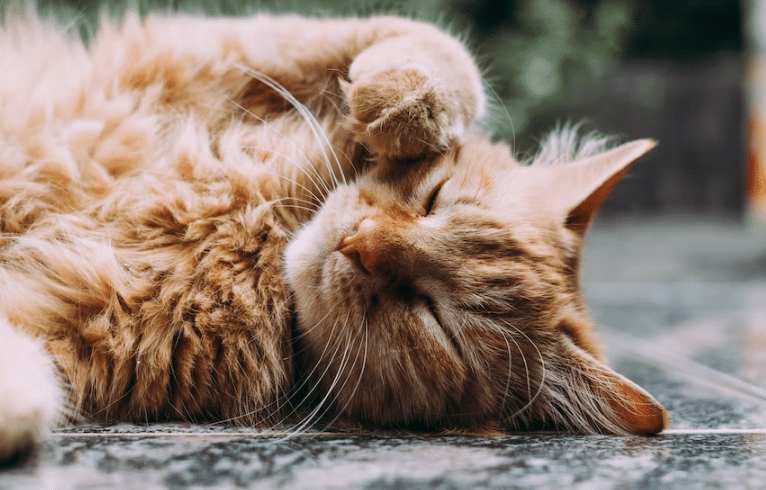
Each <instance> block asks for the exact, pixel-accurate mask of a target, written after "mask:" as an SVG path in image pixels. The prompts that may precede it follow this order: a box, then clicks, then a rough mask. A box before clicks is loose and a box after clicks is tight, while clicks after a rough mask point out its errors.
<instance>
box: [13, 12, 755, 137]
mask: <svg viewBox="0 0 766 490" xmlns="http://www.w3.org/2000/svg"><path fill="white" fill-rule="evenodd" d="M9 1H11V0H0V5H8V4H9ZM36 4H37V5H38V9H39V10H40V11H41V12H43V13H53V14H54V15H57V16H60V17H64V18H66V19H67V20H69V19H71V18H73V17H74V18H76V19H79V20H80V25H81V26H83V27H81V32H82V33H83V35H84V36H85V37H87V36H88V34H89V33H90V32H92V26H93V25H95V23H96V21H97V20H98V18H99V16H100V15H101V14H102V13H103V12H104V11H106V12H108V13H111V14H112V15H116V16H119V15H120V14H121V13H122V12H124V11H125V10H126V9H127V8H129V7H131V8H134V9H137V10H138V11H139V12H140V13H141V14H146V13H147V12H149V11H162V12H168V11H186V12H201V13H206V14H213V15H244V14H248V13H252V12H256V11H264V10H265V11H270V12H297V13H301V14H308V15H334V14H354V15H367V14H373V13H398V14H404V15H414V16H416V17H419V18H422V19H425V20H433V21H437V22H439V23H442V24H444V25H447V26H450V27H451V28H452V29H453V30H454V31H456V32H467V33H468V41H469V44H470V45H471V46H472V48H473V50H474V51H475V52H476V53H477V55H478V56H479V59H480V63H481V64H482V65H483V66H484V67H485V72H486V77H487V80H488V82H489V85H490V92H491V93H492V94H493V95H494V97H493V98H494V102H495V104H494V105H495V109H496V111H495V112H496V113H495V114H494V115H495V117H494V120H495V121H496V123H495V124H496V126H495V127H493V130H494V131H495V132H496V133H498V134H502V135H505V136H513V137H520V136H522V135H523V134H524V133H525V130H527V129H528V128H529V126H530V123H531V121H533V120H534V119H535V118H536V117H537V116H538V115H539V114H543V113H551V112H553V110H552V109H554V108H555V107H556V106H557V104H560V103H561V102H562V101H570V100H572V99H573V98H577V97H578V96H579V94H582V93H583V92H587V90H588V87H589V86H592V85H593V83H594V80H597V79H598V77H600V76H602V74H604V73H605V72H606V71H607V70H608V69H609V67H610V65H611V64H612V63H614V62H615V61H616V60H618V59H619V57H621V56H623V57H625V56H627V57H634V58H635V57H642V58H647V57H648V58H664V59H670V60H675V61H684V60H694V59H699V58H704V57H705V56H710V55H711V54H713V53H717V52H720V51H728V52H737V51H740V50H741V49H742V36H741V27H740V26H741V24H742V23H741V20H740V19H741V12H740V5H739V1H737V0H372V1H360V0H255V1H248V0H212V1H211V0H117V1H113V0H37V1H36ZM88 26H91V27H88ZM546 123H549V121H547V122H546ZM532 126H534V124H532ZM535 130H536V129H535Z"/></svg>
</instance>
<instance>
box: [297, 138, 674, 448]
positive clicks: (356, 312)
mask: <svg viewBox="0 0 766 490" xmlns="http://www.w3.org/2000/svg"><path fill="white" fill-rule="evenodd" d="M589 146H591V148H588V147H589ZM593 146H594V145H591V144H589V143H587V142H586V143H583V144H579V145H578V144H576V143H575V142H574V139H573V136H572V134H571V133H566V132H565V133H560V134H558V135H554V136H552V137H551V139H550V140H549V142H548V143H547V144H546V145H544V148H543V150H542V152H541V154H540V155H539V156H538V157H537V158H536V160H535V162H533V163H532V164H531V165H522V164H519V163H518V162H517V161H516V160H514V159H513V158H512V156H511V153H510V150H509V149H508V147H507V146H504V145H501V144H491V143H489V142H487V141H486V140H484V139H482V138H479V137H470V138H469V139H468V140H467V141H466V142H465V143H464V144H463V145H461V146H460V148H456V149H455V150H453V151H451V152H448V153H447V154H445V155H441V156H437V157H434V158H432V159H427V160H424V161H421V162H417V163H414V164H413V163H411V164H402V163H401V162H399V163H398V164H395V163H391V162H387V163H386V162H383V163H379V164H377V165H374V166H372V167H371V168H370V170H368V171H367V172H366V173H365V174H363V175H361V176H360V177H359V178H358V179H357V180H356V181H355V182H352V183H349V184H348V185H344V186H341V187H339V188H338V189H337V190H336V191H334V192H333V193H332V194H331V195H330V196H329V197H328V199H327V201H326V202H325V204H324V205H323V207H322V208H321V210H320V211H319V212H318V213H317V214H316V216H315V217H314V218H313V220H312V221H311V222H309V223H308V224H307V225H306V226H305V227H304V228H303V229H302V230H301V231H300V232H299V233H298V234H297V236H296V237H295V238H294V240H292V242H291V244H290V245H289V247H288V250H287V253H286V269H287V278H288V282H289V283H290V286H291V288H292V290H293V293H294V298H295V306H296V311H297V323H298V327H297V333H296V335H297V337H298V341H299V342H298V346H299V349H300V350H299V352H297V355H299V356H300V357H301V360H302V365H303V369H304V371H305V372H304V375H305V376H306V377H307V379H308V383H309V385H310V386H311V390H315V392H316V393H317V394H316V396H317V397H318V398H317V401H318V403H320V404H321V405H323V406H325V407H328V406H329V407H332V409H331V412H332V413H337V414H339V415H340V416H344V417H349V418H352V419H354V420H361V421H364V422H368V423H370V424H373V425H375V426H384V427H403V428H429V429H433V428H466V427H467V428H486V427H493V428H501V429H502V428H505V429H524V428H542V427H548V428H551V427H556V428H563V429H572V430H579V431H596V432H613V433H626V432H633V433H655V432H659V431H660V430H662V429H663V428H664V427H665V425H666V423H667V414H666V412H665V410H664V409H663V408H662V407H661V406H660V405H659V403H657V402H656V401H655V400H654V399H653V398H652V397H651V396H650V395H649V394H648V393H646V392H645V391H644V390H642V389H641V388H639V387H638V386H637V385H635V384H634V383H632V382H630V381H628V380H627V379H625V378H623V377H622V376H620V375H618V374H617V373H615V372H614V371H612V370H611V369H610V368H608V367H607V366H606V365H604V364H603V363H602V362H600V361H599V360H597V356H598V352H597V351H598V347H597V341H596V340H595V338H594V337H593V336H592V333H591V326H590V321H589V319H588V317H587V315H586V312H585V307H584V303H583V299H582V296H581V293H580V290H579V284H578V282H579V281H578V268H579V255H580V248H581V245H582V238H583V233H584V231H585V228H586V227H587V225H588V222H589V220H590V218H591V215H592V213H593V212H594V211H595V209H596V208H597V206H598V205H599V204H600V203H601V201H602V200H603V199H604V197H605V196H606V194H607V193H608V192H609V190H610V189H611V188H612V186H613V185H614V184H615V183H616V182H617V180H618V179H619V178H620V176H621V175H622V174H623V173H624V172H625V171H626V169H627V168H628V167H629V165H630V164H631V163H633V162H634V161H636V160H637V159H638V158H639V157H640V156H641V155H643V154H644V153H645V152H647V151H648V150H649V149H651V148H652V147H653V146H654V143H653V142H652V141H649V140H640V141H635V142H633V143H628V144H626V145H623V146H620V147H617V148H614V149H612V150H608V151H603V150H602V149H600V148H599V149H596V150H594V148H593ZM596 146H597V145H596ZM578 148H579V150H578ZM559 160H561V161H559Z"/></svg>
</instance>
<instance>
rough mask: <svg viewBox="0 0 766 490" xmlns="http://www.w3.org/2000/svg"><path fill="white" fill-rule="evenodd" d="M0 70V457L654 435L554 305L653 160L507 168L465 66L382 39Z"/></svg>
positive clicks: (35, 25) (3, 43) (645, 146)
mask: <svg viewBox="0 0 766 490" xmlns="http://www.w3.org/2000/svg"><path fill="white" fill-rule="evenodd" d="M28 17H29V16H28ZM31 17H34V16H31ZM0 53H2V54H0V71H2V73H4V75H3V77H2V80H0V227H2V233H3V240H2V244H1V245H0V246H1V248H0V345H2V355H1V356H0V459H2V458H3V457H7V456H9V455H12V454H14V453H16V452H17V451H20V450H23V449H26V448H29V447H30V446H33V445H34V444H36V443H37V442H38V441H39V440H40V437H41V435H42V434H43V433H44V430H45V429H46V428H47V427H48V426H50V425H51V424H55V423H59V422H61V421H62V420H63V419H65V418H69V419H75V420H77V419H81V418H86V419H91V420H99V421H106V422H112V421H120V420H125V421H130V420H132V421H148V420H166V419H185V420H226V421H232V422H236V423H241V424H250V425H255V426H259V427H268V426H274V425H276V424H283V423H284V424H288V426H292V427H298V428H301V427H304V426H305V425H302V424H301V423H313V422H315V421H317V420H320V419H324V420H330V421H332V420H340V421H342V422H343V423H354V424H361V425H363V426H368V427H369V426H371V427H379V428H411V429H428V430H443V429H467V430H476V431H479V430H487V429H492V430H509V429H510V430H515V429H527V428H541V427H548V428H560V429H568V430H576V431H586V432H608V433H656V432H659V431H661V430H662V429H663V428H664V427H665V425H666V422H667V414H666V412H665V411H664V409H663V408H662V407H661V406H660V405H659V404H658V403H657V402H656V401H655V400H654V399H653V398H652V397H651V396H650V395H648V394H647V393H646V392H645V391H643V390H642V389H641V388H639V387H638V386H636V385H635V384H633V383H631V382H630V381H628V380H626V379H625V378H623V377H621V376H620V375H618V374H616V373H615V372H613V371H612V370H610V369H609V368H608V367H607V366H606V365H604V364H603V363H602V362H600V361H599V360H598V347H597V341H596V340H595V338H594V336H593V334H592V333H591V324H590V321H589V320H588V318H587V316H586V312H585V306H584V303H583V299H582V295H581V293H580V290H579V286H578V262H579V258H578V256H579V250H580V247H581V244H582V239H583V233H584V231H585V228H586V227H587V225H588V221H589V219H590V217H591V214H592V213H593V211H594V210H595V209H596V207H597V206H598V205H599V203H600V202H601V201H602V200H603V198H604V197H605V195H606V194H607V192H608V191H609V190H610V188H611V187H612V186H613V185H614V183H615V182H616V181H617V180H618V179H619V177H620V176H621V175H622V174H623V173H624V172H625V171H626V169H627V168H628V166H629V165H630V164H631V163H633V162H634V161H635V160H637V159H638V158H640V157H641V155H643V154H644V153H645V152H646V151H648V150H649V149H650V148H651V147H652V146H653V143H652V142H651V141H647V140H642V141H636V142H633V143H629V144H626V145H624V146H620V147H618V148H615V149H611V150H608V151H605V150H604V149H603V145H602V144H601V143H600V142H597V141H584V142H580V143H578V142H577V141H576V140H575V138H574V135H573V134H572V133H571V132H566V131H565V132H561V133H559V134H555V135H553V136H552V137H551V138H550V139H549V140H548V142H547V143H546V144H545V145H544V147H543V150H542V151H541V153H540V154H539V155H538V157H537V158H536V159H535V161H534V162H532V164H531V165H528V166H527V165H521V164H520V163H518V162H517V161H516V160H514V158H513V157H512V155H511V153H510V151H509V149H508V148H507V147H506V146H504V145H502V144H492V143H490V142H489V141H488V140H487V138H485V137H484V136H481V135H479V134H478V133H476V132H475V131H474V130H473V129H471V125H472V123H473V122H474V121H476V120H477V119H479V118H481V117H482V116H483V115H484V112H485V103H486V102H485V97H484V94H483V88H482V82H481V79H480V75H479V72H478V70H477V68H476V66H475V65H474V63H473V61H472V58H471V57H470V55H469V54H468V53H467V51H466V50H465V49H464V48H463V46H462V45H461V44H460V43H459V42H458V41H456V40H455V39H453V38H452V37H450V36H448V35H447V34H445V33H444V32H442V31H440V30H438V29H437V28H435V27H434V26H432V25H429V24H425V23H421V22H416V21H412V20H407V19H401V18H393V17H373V18H370V19H340V20H327V19H326V20H317V19H308V18H301V17H294V16H284V17H274V16H266V15H259V16H256V17H252V18H247V19H201V18H191V17H173V18H161V17H151V18H149V19H148V20H146V21H145V22H140V21H139V20H137V18H136V17H128V19H127V20H126V22H125V23H124V25H123V26H122V27H119V28H117V27H114V26H110V25H108V24H105V25H103V26H102V27H101V29H100V31H99V34H98V36H97V37H96V38H95V40H94V41H93V42H92V44H91V45H90V46H88V47H85V46H83V45H82V43H81V42H80V41H78V40H75V39H72V38H69V37H68V36H67V35H66V34H65V33H61V32H60V30H59V29H58V28H57V27H55V26H54V25H47V24H45V23H44V22H41V21H38V20H34V19H32V18H27V19H26V20H19V18H18V17H15V18H11V19H9V20H8V21H7V22H6V27H5V28H4V31H3V32H2V33H0Z"/></svg>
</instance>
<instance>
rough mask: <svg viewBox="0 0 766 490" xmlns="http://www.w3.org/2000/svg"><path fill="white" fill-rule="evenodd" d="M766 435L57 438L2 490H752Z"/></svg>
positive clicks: (7, 477)
mask: <svg viewBox="0 0 766 490" xmlns="http://www.w3.org/2000/svg"><path fill="white" fill-rule="evenodd" d="M765 453H766V434H763V433H749V434H748V433H746V434H669V435H664V436H659V437H653V438H644V437H609V436H574V435H556V434H533V435H515V436H506V437H501V438H494V439H487V438H470V437H409V438H405V439H402V438H381V437H376V438H368V437H316V436H311V437H308V436H299V437H296V438H293V439H290V440H287V441H284V440H282V441H277V440H273V439H268V438H263V437H253V436H247V435H242V436H198V437H195V436H190V435H177V436H170V435H158V436H156V437H145V438H136V437H129V436H125V435H122V436H82V435H59V436H57V438H56V441H55V443H54V444H51V445H50V446H49V449H48V450H47V451H46V454H45V456H44V457H45V458H46V459H48V460H49V461H50V463H49V464H46V465H43V466H40V467H35V466H27V467H23V468H19V469H15V470H13V471H11V472H7V473H5V474H3V475H2V478H1V479H0V488H2V489H10V488H61V489H76V488H124V489H131V488H142V489H152V488H171V489H174V488H245V487H246V488H255V489H260V488H263V489H267V488H268V489H274V488H316V489H332V488H369V489H373V488H386V489H389V488H390V489H395V488H396V489H398V488H434V489H437V488H438V489H441V488H443V489H457V488H505V489H513V488H546V489H594V488H599V489H607V488H610V489H622V488H624V489H633V488H642V489H655V488H656V489H667V488H726V489H736V488H758V487H759V486H760V485H762V483H763V481H764V478H766V458H764V457H763V455H764V454H765Z"/></svg>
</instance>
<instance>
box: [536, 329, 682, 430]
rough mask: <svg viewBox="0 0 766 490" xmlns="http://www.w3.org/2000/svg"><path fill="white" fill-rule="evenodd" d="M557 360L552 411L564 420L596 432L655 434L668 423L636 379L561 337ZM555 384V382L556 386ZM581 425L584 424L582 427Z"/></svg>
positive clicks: (663, 410) (573, 425)
mask: <svg viewBox="0 0 766 490" xmlns="http://www.w3.org/2000/svg"><path fill="white" fill-rule="evenodd" d="M560 349H561V351H560V352H559V353H558V354H559V356H557V357H558V360H557V364H559V366H558V367H557V370H558V376H555V377H554V379H552V380H551V381H552V385H549V389H551V390H553V391H554V392H557V396H555V398H557V399H558V400H559V401H560V403H559V406H558V407H556V411H557V412H558V413H559V414H560V415H562V416H563V417H564V418H565V419H566V418H568V420H566V421H565V423H566V424H567V425H569V426H572V427H577V426H581V427H580V428H581V429H587V428H590V429H595V430H596V431H597V432H606V433H630V434H647V435H648V434H657V433H659V432H661V431H662V430H664V429H665V428H666V427H667V426H668V425H670V416H669V415H668V412H667V411H666V410H665V408H663V406H662V405H660V403H659V402H658V401H657V400H655V399H654V397H652V395H650V394H649V393H647V392H646V390H644V389H643V388H641V387H640V386H638V385H637V384H636V383H634V382H632V381H630V380H629V379H627V378H625V377H624V376H622V375H621V374H619V373H617V372H615V371H614V370H613V369H611V368H610V367H609V366H607V365H606V364H604V363H603V362H601V361H599V360H598V359H596V358H595V357H593V356H591V355H590V354H588V353H587V352H585V351H584V350H582V349H580V348H579V347H577V346H576V345H575V344H574V343H573V342H572V341H571V340H569V339H568V338H565V339H563V340H562V342H561V347H560ZM556 385H558V386H556ZM583 425H584V427H582V426H583Z"/></svg>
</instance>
